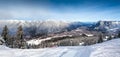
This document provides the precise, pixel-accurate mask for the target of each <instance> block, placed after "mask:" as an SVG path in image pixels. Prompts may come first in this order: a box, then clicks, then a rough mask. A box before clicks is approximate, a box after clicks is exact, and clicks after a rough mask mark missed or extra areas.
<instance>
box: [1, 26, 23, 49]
mask: <svg viewBox="0 0 120 57" xmlns="http://www.w3.org/2000/svg"><path fill="white" fill-rule="evenodd" d="M23 35H24V33H23V28H22V26H21V25H20V26H19V27H18V28H17V32H16V35H15V36H10V35H9V29H8V27H7V25H5V26H4V27H3V31H2V33H1V36H2V37H3V39H4V41H5V42H4V44H5V45H6V46H8V47H11V48H25V47H24V46H25V41H24V38H23Z"/></svg>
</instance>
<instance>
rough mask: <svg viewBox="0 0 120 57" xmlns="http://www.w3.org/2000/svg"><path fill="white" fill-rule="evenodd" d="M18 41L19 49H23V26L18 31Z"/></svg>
mask: <svg viewBox="0 0 120 57" xmlns="http://www.w3.org/2000/svg"><path fill="white" fill-rule="evenodd" d="M17 41H18V46H19V48H22V46H23V41H24V40H23V28H22V26H19V27H18V31H17Z"/></svg>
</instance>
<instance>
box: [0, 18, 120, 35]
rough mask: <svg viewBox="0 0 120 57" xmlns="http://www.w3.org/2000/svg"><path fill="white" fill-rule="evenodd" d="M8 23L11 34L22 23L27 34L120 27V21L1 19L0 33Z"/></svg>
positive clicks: (111, 30) (115, 29) (101, 29)
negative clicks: (81, 28) (84, 28)
mask: <svg viewBox="0 0 120 57" xmlns="http://www.w3.org/2000/svg"><path fill="white" fill-rule="evenodd" d="M5 25H7V26H8V28H9V31H10V34H12V35H14V34H16V31H17V27H18V26H20V25H22V27H23V29H24V34H26V35H32V36H34V35H37V34H38V35H44V34H48V33H60V32H64V31H71V30H73V29H77V28H79V27H87V28H88V29H90V30H98V31H102V32H108V31H109V32H116V31H118V30H119V28H120V21H98V22H96V23H95V22H64V21H48V20H46V21H24V20H0V33H1V31H2V30H3V27H4V26H5Z"/></svg>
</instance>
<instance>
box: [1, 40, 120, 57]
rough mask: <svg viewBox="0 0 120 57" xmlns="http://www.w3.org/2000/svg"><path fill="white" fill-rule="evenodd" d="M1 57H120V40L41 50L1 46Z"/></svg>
mask: <svg viewBox="0 0 120 57" xmlns="http://www.w3.org/2000/svg"><path fill="white" fill-rule="evenodd" d="M0 51H1V52H0V57H119V56H120V39H113V40H110V41H107V42H104V43H100V44H95V45H91V46H67V47H52V48H43V49H42V48H41V49H10V48H8V47H5V46H3V45H1V46H0Z"/></svg>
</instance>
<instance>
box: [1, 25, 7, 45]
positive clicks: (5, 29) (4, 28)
mask: <svg viewBox="0 0 120 57" xmlns="http://www.w3.org/2000/svg"><path fill="white" fill-rule="evenodd" d="M8 31H9V30H8V27H7V25H5V27H3V31H2V34H1V36H2V37H3V39H4V40H5V43H6V44H8Z"/></svg>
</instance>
